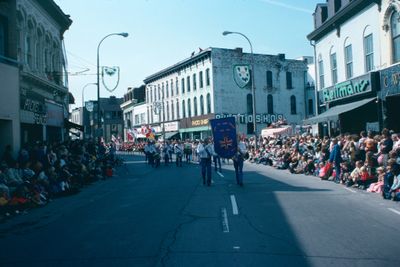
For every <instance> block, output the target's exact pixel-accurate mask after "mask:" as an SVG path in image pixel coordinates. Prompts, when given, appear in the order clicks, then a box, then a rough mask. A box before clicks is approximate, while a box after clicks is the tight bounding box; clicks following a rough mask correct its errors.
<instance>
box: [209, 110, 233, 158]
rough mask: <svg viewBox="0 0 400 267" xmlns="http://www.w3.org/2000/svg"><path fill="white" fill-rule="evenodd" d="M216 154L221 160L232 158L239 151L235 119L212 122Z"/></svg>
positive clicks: (214, 120)
mask: <svg viewBox="0 0 400 267" xmlns="http://www.w3.org/2000/svg"><path fill="white" fill-rule="evenodd" d="M210 123H211V129H212V133H213V138H214V149H215V152H216V153H217V154H218V155H219V156H220V157H221V158H232V157H233V156H234V155H235V153H236V149H237V139H236V124H235V118H234V117H228V118H222V119H213V120H210Z"/></svg>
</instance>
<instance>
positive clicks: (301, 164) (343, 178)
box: [248, 129, 400, 200]
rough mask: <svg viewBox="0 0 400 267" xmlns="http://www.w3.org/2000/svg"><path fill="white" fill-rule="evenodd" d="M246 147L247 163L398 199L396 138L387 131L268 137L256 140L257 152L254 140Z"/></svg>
mask: <svg viewBox="0 0 400 267" xmlns="http://www.w3.org/2000/svg"><path fill="white" fill-rule="evenodd" d="M252 142H253V143H252ZM248 147H249V148H250V149H249V155H248V161H249V162H253V163H257V164H265V165H269V166H273V167H275V168H277V169H282V170H289V171H290V173H293V174H305V175H314V176H318V177H320V178H321V179H323V180H330V181H334V182H336V183H338V184H343V185H344V186H347V187H352V188H359V189H362V190H367V191H368V192H375V193H379V194H381V195H382V196H383V198H385V199H392V200H400V139H399V135H398V134H396V133H393V132H391V131H389V130H388V129H383V130H382V132H381V133H380V134H374V133H373V132H368V133H367V132H365V131H362V132H361V133H360V134H359V135H352V134H342V135H340V136H337V137H335V138H329V137H327V136H325V137H324V138H319V137H314V136H312V135H309V134H303V135H296V136H291V137H282V136H270V137H265V138H263V139H262V141H260V143H259V148H258V149H255V146H254V140H250V141H248Z"/></svg>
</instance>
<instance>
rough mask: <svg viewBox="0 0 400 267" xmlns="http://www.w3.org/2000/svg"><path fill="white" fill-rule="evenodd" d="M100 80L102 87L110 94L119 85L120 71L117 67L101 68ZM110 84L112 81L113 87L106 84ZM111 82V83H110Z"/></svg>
mask: <svg viewBox="0 0 400 267" xmlns="http://www.w3.org/2000/svg"><path fill="white" fill-rule="evenodd" d="M101 78H102V79H101V80H102V83H103V85H104V87H105V88H106V89H107V91H109V92H110V93H111V92H113V91H114V90H115V89H117V87H118V84H119V79H120V70H119V67H116V66H114V67H107V66H104V67H101ZM106 80H107V83H111V82H112V81H113V82H114V83H115V85H114V87H112V86H110V85H108V84H107V83H106ZM110 81H111V82H110Z"/></svg>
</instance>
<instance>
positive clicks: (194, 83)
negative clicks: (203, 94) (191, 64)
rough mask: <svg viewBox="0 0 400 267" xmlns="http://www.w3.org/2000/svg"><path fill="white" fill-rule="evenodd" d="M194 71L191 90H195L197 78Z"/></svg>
mask: <svg viewBox="0 0 400 267" xmlns="http://www.w3.org/2000/svg"><path fill="white" fill-rule="evenodd" d="M196 78H197V77H196V73H194V74H193V91H196V90H197V79H196Z"/></svg>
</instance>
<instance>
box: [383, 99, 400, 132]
mask: <svg viewBox="0 0 400 267" xmlns="http://www.w3.org/2000/svg"><path fill="white" fill-rule="evenodd" d="M399 117H400V96H390V97H386V121H385V126H386V127H387V128H388V129H389V130H393V131H395V132H396V133H398V132H400V123H399V121H400V119H399Z"/></svg>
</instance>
